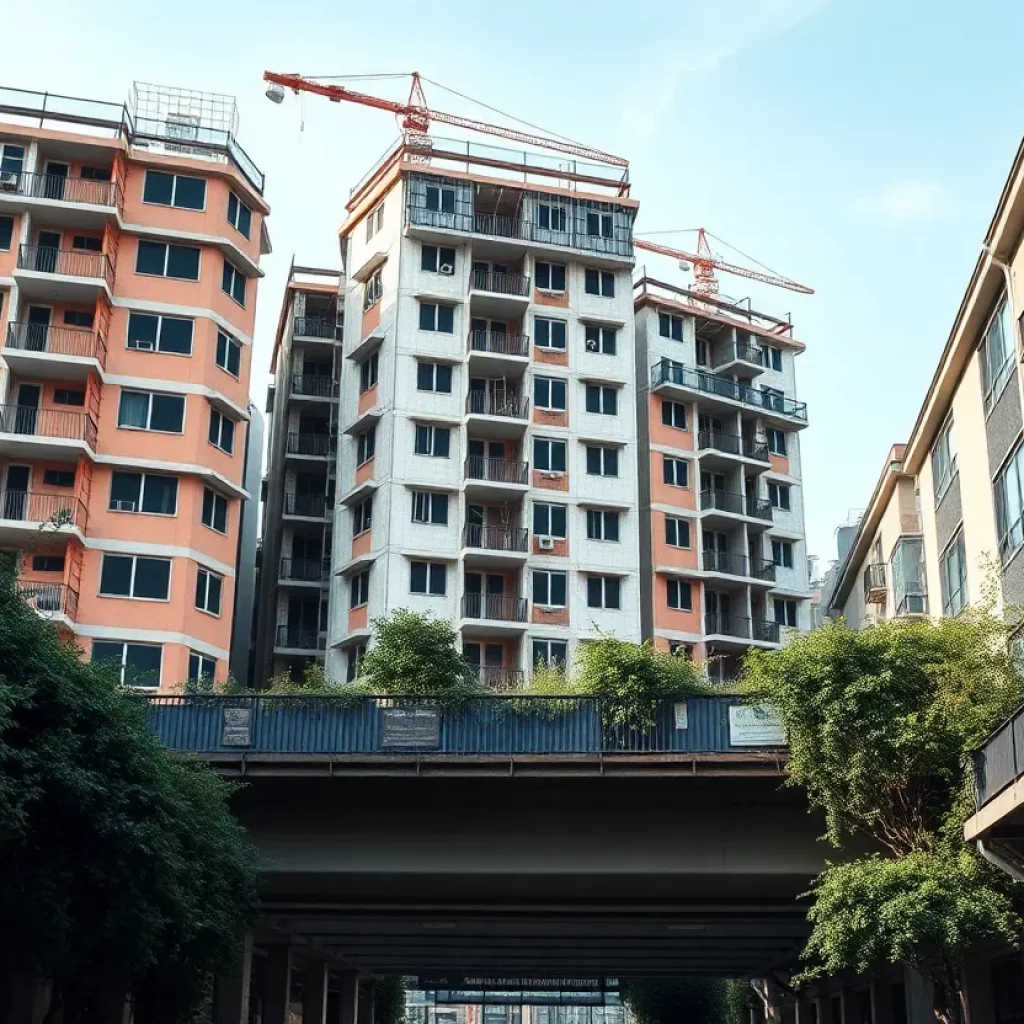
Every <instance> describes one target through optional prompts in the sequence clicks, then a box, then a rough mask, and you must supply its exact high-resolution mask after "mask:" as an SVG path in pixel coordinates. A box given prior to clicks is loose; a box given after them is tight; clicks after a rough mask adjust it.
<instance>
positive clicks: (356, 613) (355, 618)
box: [348, 604, 369, 633]
mask: <svg viewBox="0 0 1024 1024" xmlns="http://www.w3.org/2000/svg"><path fill="white" fill-rule="evenodd" d="M368 610H369V606H368V605H365V604H364V605H360V606H359V607H358V608H349V610H348V631H349V632H350V633H351V632H352V630H354V629H366V623H367V614H368Z"/></svg>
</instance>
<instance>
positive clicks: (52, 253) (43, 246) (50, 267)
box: [34, 231, 60, 274]
mask: <svg viewBox="0 0 1024 1024" xmlns="http://www.w3.org/2000/svg"><path fill="white" fill-rule="evenodd" d="M59 251H60V232H59V231H40V232H39V234H38V235H37V236H36V263H35V268H34V269H36V270H38V271H40V272H41V273H43V274H55V273H56V272H57V253H58V252H59Z"/></svg>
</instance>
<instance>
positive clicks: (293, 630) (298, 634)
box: [275, 626, 327, 651]
mask: <svg viewBox="0 0 1024 1024" xmlns="http://www.w3.org/2000/svg"><path fill="white" fill-rule="evenodd" d="M275 646H276V647H288V648H291V649H292V650H298V651H322V650H324V649H325V648H326V647H327V641H326V639H325V638H323V637H321V636H320V631H319V630H317V629H307V628H305V627H303V626H278V627H277V638H276V641H275Z"/></svg>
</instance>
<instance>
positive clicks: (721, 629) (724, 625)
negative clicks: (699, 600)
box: [704, 590, 732, 633]
mask: <svg viewBox="0 0 1024 1024" xmlns="http://www.w3.org/2000/svg"><path fill="white" fill-rule="evenodd" d="M704 601H705V604H706V605H707V608H706V611H707V613H708V616H709V617H711V618H713V619H714V621H715V623H716V626H715V628H714V629H710V630H709V632H712V633H728V632H729V616H730V614H731V613H732V602H731V601H730V600H729V595H728V594H721V593H718V592H717V591H715V590H708V591H706V592H705V594H704Z"/></svg>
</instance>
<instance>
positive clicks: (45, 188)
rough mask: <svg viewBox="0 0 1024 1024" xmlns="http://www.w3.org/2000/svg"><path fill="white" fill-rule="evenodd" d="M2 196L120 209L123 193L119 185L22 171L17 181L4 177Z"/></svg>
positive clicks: (1, 178) (16, 176) (16, 178)
mask: <svg viewBox="0 0 1024 1024" xmlns="http://www.w3.org/2000/svg"><path fill="white" fill-rule="evenodd" d="M0 192H16V193H17V194H18V195H21V196H29V197H31V198H32V199H53V200H55V201H57V202H63V203H83V204H85V205H88V206H119V205H120V196H121V189H120V186H119V185H118V184H117V182H116V181H95V180H94V179H92V178H69V177H65V176H63V175H60V174H39V173H38V172H34V171H22V172H21V173H19V174H17V175H15V177H14V180H13V181H12V180H11V178H9V177H7V176H6V175H5V176H3V177H0Z"/></svg>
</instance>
